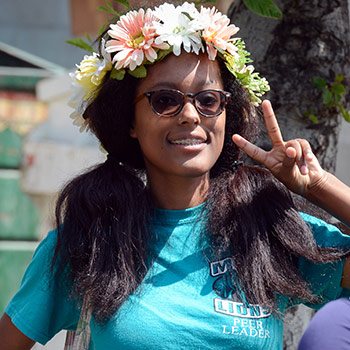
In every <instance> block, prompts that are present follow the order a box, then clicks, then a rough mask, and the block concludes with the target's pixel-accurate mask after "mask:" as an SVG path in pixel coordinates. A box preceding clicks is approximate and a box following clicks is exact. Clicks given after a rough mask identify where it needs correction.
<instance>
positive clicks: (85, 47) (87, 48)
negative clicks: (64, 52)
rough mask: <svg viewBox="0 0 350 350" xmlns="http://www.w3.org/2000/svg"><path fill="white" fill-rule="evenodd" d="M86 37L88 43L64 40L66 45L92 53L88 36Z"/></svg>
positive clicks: (79, 40) (92, 49)
mask: <svg viewBox="0 0 350 350" xmlns="http://www.w3.org/2000/svg"><path fill="white" fill-rule="evenodd" d="M86 37H87V39H88V42H86V41H84V40H83V39H71V40H66V43H67V44H71V45H73V46H76V47H79V48H80V49H83V50H85V51H87V52H91V53H92V52H94V51H95V50H94V48H93V47H92V41H91V39H90V37H89V36H88V35H86Z"/></svg>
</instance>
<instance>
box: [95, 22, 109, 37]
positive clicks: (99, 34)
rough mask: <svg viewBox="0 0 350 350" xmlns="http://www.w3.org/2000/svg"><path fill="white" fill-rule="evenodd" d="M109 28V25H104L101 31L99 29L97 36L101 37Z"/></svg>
mask: <svg viewBox="0 0 350 350" xmlns="http://www.w3.org/2000/svg"><path fill="white" fill-rule="evenodd" d="M107 28H108V24H107V23H104V24H103V25H102V26H101V27H100V28H99V29H98V32H97V36H98V37H99V36H101V35H102V34H103V33H104V32H105V30H106V29H107Z"/></svg>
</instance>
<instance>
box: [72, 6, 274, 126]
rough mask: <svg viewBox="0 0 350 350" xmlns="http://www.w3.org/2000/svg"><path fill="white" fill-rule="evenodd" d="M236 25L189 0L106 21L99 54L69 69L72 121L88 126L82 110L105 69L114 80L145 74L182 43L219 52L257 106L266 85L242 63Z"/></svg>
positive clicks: (196, 49) (244, 54) (192, 49)
mask: <svg viewBox="0 0 350 350" xmlns="http://www.w3.org/2000/svg"><path fill="white" fill-rule="evenodd" d="M238 30H239V28H238V27H236V26H235V25H234V24H230V20H229V18H228V17H227V16H225V15H223V14H221V13H220V12H219V11H218V10H217V9H215V8H214V7H213V8H205V7H201V9H200V11H199V10H197V8H196V7H195V5H194V4H193V3H188V2H185V3H183V4H182V5H181V6H177V7H175V6H174V5H173V4H169V3H164V4H163V5H160V6H159V7H156V8H155V9H154V10H151V9H147V10H146V11H145V10H143V9H140V10H138V11H129V12H128V13H126V14H125V15H123V16H121V17H120V18H119V20H118V22H117V23H116V24H110V27H109V30H108V32H107V33H108V36H109V40H107V41H106V40H104V39H102V41H101V48H100V54H97V53H95V52H94V53H93V54H92V55H91V56H85V57H84V58H83V60H82V61H81V62H80V64H79V65H77V70H76V71H75V72H74V73H71V77H72V79H73V86H74V87H75V88H76V92H75V94H74V95H73V97H72V99H71V100H70V103H69V105H70V106H71V107H73V108H74V109H75V111H74V112H73V113H72V115H71V118H73V119H74V124H75V125H78V126H80V130H81V131H83V130H85V129H86V128H87V127H88V123H87V121H86V120H85V119H84V118H83V114H84V112H85V109H86V108H87V106H88V104H89V102H90V101H91V99H93V98H94V96H95V94H96V91H97V88H98V86H99V85H100V84H101V83H102V81H103V78H104V77H105V75H106V73H107V72H110V78H112V79H117V80H122V79H123V78H124V75H125V74H126V72H127V73H128V74H131V75H133V76H135V77H137V78H144V77H146V75H147V69H146V65H149V64H152V63H154V62H157V61H160V60H162V59H163V58H164V57H165V56H166V55H168V54H169V53H171V52H172V53H173V54H174V55H176V56H179V55H180V54H181V49H182V48H183V50H185V51H186V52H188V53H191V52H193V53H195V54H197V55H198V54H199V53H200V52H205V51H206V52H207V54H208V57H209V59H210V60H215V58H216V55H218V56H219V57H221V58H222V59H223V60H224V62H225V64H226V67H227V69H228V70H229V71H230V72H231V73H232V74H233V75H234V76H235V78H236V79H237V80H238V81H239V83H240V84H241V85H242V86H243V87H244V88H245V89H246V90H247V92H248V93H249V95H250V100H251V102H252V103H253V104H254V105H256V106H257V105H258V104H259V103H260V102H261V100H260V97H261V96H262V95H263V94H264V93H265V92H266V91H269V90H270V87H269V84H268V82H267V80H266V79H265V78H262V77H260V76H259V73H257V72H254V67H253V66H252V65H247V64H248V63H250V62H252V60H251V59H250V58H249V55H250V54H249V52H247V51H246V50H245V44H244V42H243V41H242V40H240V39H238V38H232V36H233V35H235V34H236V33H237V32H238ZM111 54H114V56H113V59H112V58H111Z"/></svg>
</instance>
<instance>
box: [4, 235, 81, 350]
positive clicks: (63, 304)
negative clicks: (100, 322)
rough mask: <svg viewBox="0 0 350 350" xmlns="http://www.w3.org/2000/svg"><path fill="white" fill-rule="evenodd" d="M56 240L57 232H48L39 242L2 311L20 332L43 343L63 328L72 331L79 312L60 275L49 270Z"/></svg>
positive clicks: (75, 325)
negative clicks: (12, 295) (12, 294)
mask: <svg viewBox="0 0 350 350" xmlns="http://www.w3.org/2000/svg"><path fill="white" fill-rule="evenodd" d="M56 240H57V232H56V231H51V232H49V234H48V235H47V237H46V238H45V239H44V240H43V241H42V242H41V243H40V245H39V246H38V248H37V249H36V251H35V253H34V255H33V259H32V261H31V263H30V265H29V266H28V268H27V270H26V272H25V274H24V277H23V280H22V282H21V286H20V289H19V290H18V292H17V293H16V294H15V296H14V297H13V298H12V300H11V301H10V303H9V304H8V306H7V308H6V310H5V312H6V313H7V314H8V316H9V317H10V318H11V320H12V322H13V324H14V325H15V326H16V327H17V328H18V329H19V330H20V331H21V332H22V333H24V334H25V335H26V336H27V337H29V338H30V339H32V340H34V341H36V342H39V343H41V344H43V345H45V344H46V343H47V342H48V341H49V340H50V339H51V338H52V337H53V336H54V335H55V334H56V333H58V332H59V331H60V330H62V329H68V330H75V329H76V327H77V323H78V320H79V315H80V310H79V308H78V303H77V301H76V300H74V299H73V298H71V297H70V296H69V289H68V287H67V283H66V282H65V281H63V278H62V274H60V277H56V275H55V274H54V271H55V269H54V270H53V271H52V270H51V262H52V257H53V254H54V251H55V244H56Z"/></svg>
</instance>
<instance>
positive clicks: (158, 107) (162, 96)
mask: <svg viewBox="0 0 350 350" xmlns="http://www.w3.org/2000/svg"><path fill="white" fill-rule="evenodd" d="M145 96H146V97H147V98H148V102H149V104H150V106H151V107H152V109H153V111H154V113H156V114H157V115H159V116H162V117H172V116H175V115H176V114H178V113H180V112H181V111H182V108H183V107H184V105H185V97H188V98H190V99H191V100H192V103H193V105H194V107H195V108H196V110H197V112H198V113H199V114H200V115H202V116H204V117H207V118H213V117H216V116H218V115H219V114H221V113H222V112H223V110H224V109H225V106H226V105H227V103H228V102H229V101H230V98H231V93H229V92H226V91H223V90H215V89H211V90H203V91H199V92H197V93H196V94H191V93H184V92H182V91H179V90H174V89H163V90H156V91H148V92H145V93H144V94H142V95H140V96H138V97H136V98H135V100H134V103H137V102H139V101H141V100H142V98H143V97H145Z"/></svg>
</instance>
